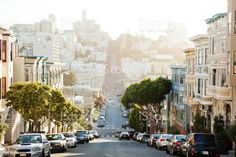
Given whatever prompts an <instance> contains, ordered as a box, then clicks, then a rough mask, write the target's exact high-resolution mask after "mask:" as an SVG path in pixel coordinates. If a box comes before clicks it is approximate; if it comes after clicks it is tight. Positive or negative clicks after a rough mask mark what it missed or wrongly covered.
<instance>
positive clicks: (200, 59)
mask: <svg viewBox="0 0 236 157" xmlns="http://www.w3.org/2000/svg"><path fill="white" fill-rule="evenodd" d="M198 65H202V50H201V49H199V50H198Z"/></svg>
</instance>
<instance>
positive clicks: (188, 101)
mask: <svg viewBox="0 0 236 157" xmlns="http://www.w3.org/2000/svg"><path fill="white" fill-rule="evenodd" d="M183 102H184V103H185V104H187V105H188V106H194V105H199V103H198V102H197V101H195V100H193V98H190V97H188V96H185V97H184V99H183Z"/></svg>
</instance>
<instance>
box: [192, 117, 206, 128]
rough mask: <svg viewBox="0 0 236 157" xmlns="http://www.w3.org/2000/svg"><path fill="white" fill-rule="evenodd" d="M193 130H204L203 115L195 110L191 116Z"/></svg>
mask: <svg viewBox="0 0 236 157" xmlns="http://www.w3.org/2000/svg"><path fill="white" fill-rule="evenodd" d="M193 131H194V132H205V131H206V130H205V125H204V117H202V116H201V115H200V112H197V113H196V115H195V116H194V117H193Z"/></svg>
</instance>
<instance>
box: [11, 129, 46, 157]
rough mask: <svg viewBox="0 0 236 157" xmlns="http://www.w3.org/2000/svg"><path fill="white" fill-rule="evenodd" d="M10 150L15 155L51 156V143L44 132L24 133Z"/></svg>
mask: <svg viewBox="0 0 236 157" xmlns="http://www.w3.org/2000/svg"><path fill="white" fill-rule="evenodd" d="M10 151H14V154H15V156H40V157H41V156H50V155H51V149H50V144H49V142H48V140H47V138H46V136H45V135H44V134H43V133H24V134H22V135H20V136H19V138H18V139H17V140H16V142H15V143H14V144H13V146H12V148H11V150H10Z"/></svg>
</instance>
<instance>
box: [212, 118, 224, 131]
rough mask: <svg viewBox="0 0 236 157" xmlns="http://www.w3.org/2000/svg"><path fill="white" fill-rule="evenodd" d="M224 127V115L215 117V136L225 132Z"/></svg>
mask: <svg viewBox="0 0 236 157" xmlns="http://www.w3.org/2000/svg"><path fill="white" fill-rule="evenodd" d="M222 125H224V119H223V116H222V115H218V116H215V117H214V125H213V128H214V133H215V134H218V133H221V132H223V131H224V126H222Z"/></svg>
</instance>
